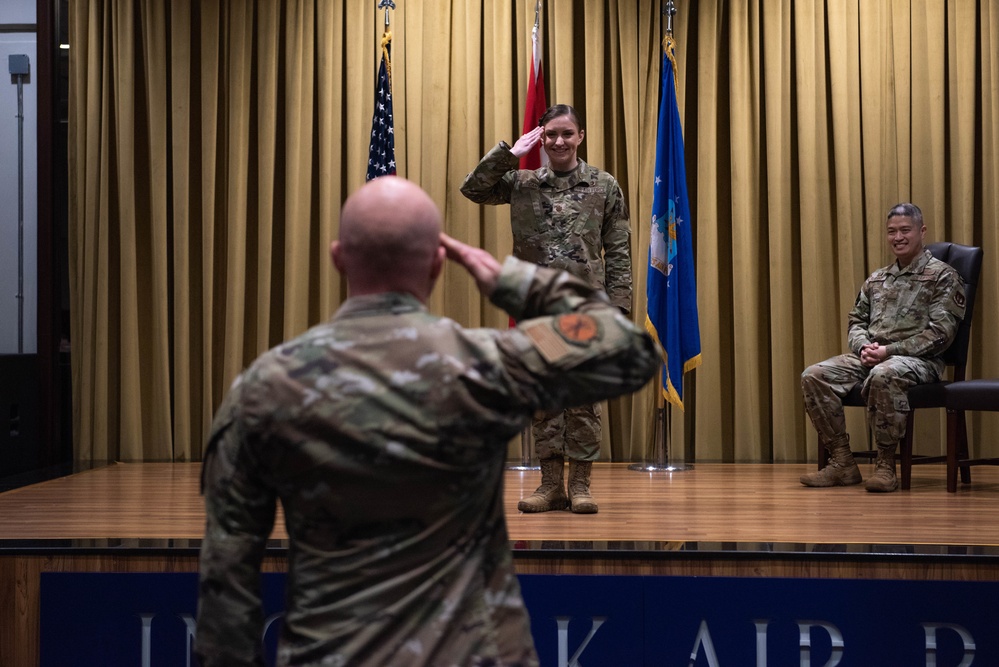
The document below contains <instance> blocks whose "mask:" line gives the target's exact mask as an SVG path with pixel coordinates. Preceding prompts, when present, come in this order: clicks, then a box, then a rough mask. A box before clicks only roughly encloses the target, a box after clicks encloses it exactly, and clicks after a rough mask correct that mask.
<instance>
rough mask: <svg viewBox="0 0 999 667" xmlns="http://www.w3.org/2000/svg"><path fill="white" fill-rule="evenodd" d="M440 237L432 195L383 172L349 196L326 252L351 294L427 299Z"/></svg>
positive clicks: (439, 257)
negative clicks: (337, 235) (401, 294)
mask: <svg viewBox="0 0 999 667" xmlns="http://www.w3.org/2000/svg"><path fill="white" fill-rule="evenodd" d="M440 235H441V215H440V211H439V210H438V208H437V205H436V204H435V203H434V201H433V200H432V199H431V198H430V196H429V195H427V193H426V192H424V191H423V190H422V189H421V188H420V187H419V186H417V185H416V184H414V183H412V182H410V181H407V180H405V179H403V178H398V177H396V176H382V177H381V178H376V179H374V180H372V181H369V182H367V183H365V184H364V185H363V186H362V187H361V188H360V189H358V190H357V191H356V192H354V194H352V195H351V196H350V197H348V198H347V201H346V202H345V203H344V205H343V210H342V211H341V213H340V238H339V240H338V241H334V242H333V245H332V246H331V248H330V251H331V254H332V256H333V263H334V264H335V265H336V267H337V269H338V270H339V271H340V272H341V273H343V274H344V275H345V276H346V278H347V283H348V285H349V287H350V292H351V294H352V295H355V296H356V295H360V294H372V293H378V292H409V293H411V294H413V295H415V296H416V297H417V298H419V299H420V300H422V301H425V300H426V299H427V297H429V296H430V292H431V291H432V290H433V287H434V283H435V282H436V280H437V276H438V275H439V274H440V270H441V266H442V265H443V261H444V248H443V246H441V243H440Z"/></svg>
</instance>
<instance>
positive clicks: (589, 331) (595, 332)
mask: <svg viewBox="0 0 999 667" xmlns="http://www.w3.org/2000/svg"><path fill="white" fill-rule="evenodd" d="M555 330H556V331H558V333H559V335H560V336H562V338H564V339H565V340H566V342H569V343H572V344H573V345H580V346H583V347H586V346H588V345H589V344H590V343H592V342H593V341H595V340H597V339H598V338H600V324H599V323H598V322H597V321H596V320H595V319H594V318H593V317H591V316H589V315H586V314H583V313H570V314H568V315H561V316H559V317H558V319H557V320H555Z"/></svg>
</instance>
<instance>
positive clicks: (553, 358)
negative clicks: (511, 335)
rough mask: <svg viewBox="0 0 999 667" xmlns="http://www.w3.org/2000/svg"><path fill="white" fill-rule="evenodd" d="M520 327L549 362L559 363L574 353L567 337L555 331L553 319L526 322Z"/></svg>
mask: <svg viewBox="0 0 999 667" xmlns="http://www.w3.org/2000/svg"><path fill="white" fill-rule="evenodd" d="M520 328H521V329H522V330H523V331H524V333H526V334H527V336H528V338H530V339H531V342H533V343H534V347H536V348H537V350H538V352H540V353H541V356H542V357H544V359H545V361H547V362H548V363H549V364H555V363H558V362H559V361H560V360H562V359H564V358H565V357H567V356H569V354H571V353H572V348H571V347H570V346H569V344H568V343H567V342H565V339H564V338H562V337H561V336H559V335H558V334H557V333H555V329H553V328H552V325H551V321H550V320H547V319H541V320H532V321H529V322H524V323H522V324H521V325H520Z"/></svg>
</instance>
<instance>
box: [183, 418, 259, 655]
mask: <svg viewBox="0 0 999 667" xmlns="http://www.w3.org/2000/svg"><path fill="white" fill-rule="evenodd" d="M233 412H234V411H232V410H220V416H223V417H227V419H226V420H224V421H220V420H217V421H216V425H215V426H214V428H213V433H212V436H211V439H210V441H209V444H208V448H207V451H206V453H205V461H204V467H203V470H202V487H203V489H202V490H203V493H204V495H205V513H206V517H207V519H206V525H205V539H204V540H203V542H202V545H201V553H200V562H199V572H200V584H199V592H198V620H197V631H196V635H195V652H196V653H197V655H198V658H199V659H200V661H201V664H202V665H204V666H205V667H212V666H213V665H234V664H239V665H263V664H264V660H263V655H262V653H261V642H260V638H261V636H262V632H263V609H262V606H261V592H260V563H261V561H262V559H263V554H264V548H265V546H266V541H267V538H268V536H269V535H270V534H271V529H272V528H273V526H274V513H275V503H276V501H275V494H274V492H273V491H271V490H270V489H268V488H266V487H265V485H264V484H262V483H261V481H260V477H259V476H258V475H257V474H255V473H254V472H253V467H254V466H252V465H251V464H250V457H249V456H247V451H246V447H245V444H246V443H245V440H246V439H245V437H244V435H243V424H242V423H241V421H240V420H239V419H238V417H237V418H235V419H232V414H233Z"/></svg>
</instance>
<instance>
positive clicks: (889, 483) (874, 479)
mask: <svg viewBox="0 0 999 667" xmlns="http://www.w3.org/2000/svg"><path fill="white" fill-rule="evenodd" d="M895 447H896V445H882V444H881V443H880V442H879V443H878V460H877V461H875V462H874V474H873V475H871V476H870V477H868V478H867V490H868V491H873V492H874V493H891V492H892V491H897V490H898V477H896V476H895Z"/></svg>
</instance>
